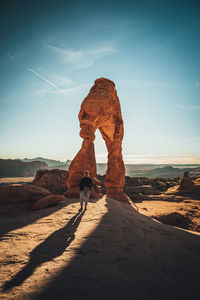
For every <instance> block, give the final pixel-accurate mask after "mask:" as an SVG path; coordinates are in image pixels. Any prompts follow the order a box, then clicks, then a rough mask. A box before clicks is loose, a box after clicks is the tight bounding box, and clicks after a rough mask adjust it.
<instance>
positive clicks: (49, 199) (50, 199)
mask: <svg viewBox="0 0 200 300" xmlns="http://www.w3.org/2000/svg"><path fill="white" fill-rule="evenodd" d="M65 200H66V198H65V197H64V196H62V195H49V196H46V197H43V198H41V199H39V200H37V201H36V202H34V203H33V204H32V209H40V208H45V207H48V206H51V205H53V204H56V203H58V202H60V201H65Z"/></svg>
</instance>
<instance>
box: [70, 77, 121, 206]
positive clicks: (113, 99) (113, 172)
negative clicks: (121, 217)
mask: <svg viewBox="0 0 200 300" xmlns="http://www.w3.org/2000/svg"><path fill="white" fill-rule="evenodd" d="M79 121H80V128H81V130H80V136H81V137H82V138H83V143H82V147H81V150H80V151H79V152H78V154H77V155H76V157H75V158H74V160H73V161H72V163H71V165H70V167H69V177H68V180H67V187H68V192H67V195H68V196H70V197H77V196H79V182H80V178H81V176H82V172H83V171H85V170H89V172H90V177H97V173H96V172H97V171H96V159H95V153H94V140H95V131H96V130H97V129H99V131H100V133H101V135H102V137H103V139H104V141H105V143H106V147H107V150H108V169H107V172H106V177H105V181H104V185H105V187H106V192H107V195H108V197H111V198H114V199H118V200H121V201H126V200H127V196H126V194H124V192H123V186H124V180H125V167H124V162H123V158H122V147H121V144H122V139H123V133H124V131H123V120H122V115H121V108H120V103H119V98H118V97H117V92H116V89H115V84H114V82H112V81H111V80H109V79H106V78H99V79H97V80H95V83H94V85H93V87H92V88H91V90H90V92H89V94H88V95H87V97H86V98H85V99H84V100H83V102H82V104H81V109H80V112H79ZM91 196H92V197H99V196H100V194H99V192H98V191H97V189H95V187H94V188H93V190H92V195H91Z"/></svg>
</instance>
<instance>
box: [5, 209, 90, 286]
mask: <svg viewBox="0 0 200 300" xmlns="http://www.w3.org/2000/svg"><path fill="white" fill-rule="evenodd" d="M84 213H85V211H82V212H78V213H77V214H76V215H75V216H73V217H72V218H71V219H70V220H69V222H68V223H67V225H65V226H64V227H63V228H61V229H58V230H56V231H55V232H53V233H52V234H51V235H50V236H48V238H46V239H45V240H44V241H43V242H42V243H41V244H39V245H38V246H37V247H36V248H35V249H33V251H32V252H31V254H30V259H29V261H28V263H27V264H26V266H25V267H24V268H23V269H22V270H20V271H19V272H18V273H17V274H16V275H15V276H14V278H12V279H11V280H10V281H7V282H6V283H5V284H4V287H3V288H4V290H5V291H6V290H9V289H11V288H13V287H14V286H19V285H21V284H22V283H23V282H24V281H25V280H26V279H27V278H28V277H29V276H31V275H32V274H33V272H34V271H35V269H36V268H37V267H39V266H40V265H42V264H43V263H45V262H47V261H50V260H52V259H53V258H56V257H58V256H60V255H62V254H63V252H64V251H65V250H66V248H67V247H68V246H69V245H70V244H71V242H72V241H73V240H74V238H75V232H76V230H77V227H78V226H79V224H80V222H81V219H82V217H83V215H84Z"/></svg>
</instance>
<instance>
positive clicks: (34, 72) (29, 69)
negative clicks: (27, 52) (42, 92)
mask: <svg viewBox="0 0 200 300" xmlns="http://www.w3.org/2000/svg"><path fill="white" fill-rule="evenodd" d="M26 69H27V70H28V71H30V72H32V73H33V74H35V75H36V76H37V77H39V78H41V79H43V80H44V81H46V82H47V83H49V84H50V85H51V86H53V87H55V88H56V89H57V90H58V91H59V92H61V93H62V94H64V95H65V96H67V95H66V94H65V92H64V91H63V90H61V89H60V88H59V87H58V86H56V85H55V84H54V83H53V82H51V81H49V80H48V79H47V78H45V77H44V76H42V75H40V74H39V73H38V72H36V71H34V70H33V69H31V68H27V67H26Z"/></svg>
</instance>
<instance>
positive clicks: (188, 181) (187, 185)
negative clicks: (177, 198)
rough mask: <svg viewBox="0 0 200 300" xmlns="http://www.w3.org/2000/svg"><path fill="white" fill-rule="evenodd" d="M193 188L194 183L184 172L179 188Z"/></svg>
mask: <svg viewBox="0 0 200 300" xmlns="http://www.w3.org/2000/svg"><path fill="white" fill-rule="evenodd" d="M193 186H194V183H193V181H192V179H191V178H190V177H189V174H188V172H185V173H184V174H183V178H182V180H181V183H180V188H183V189H184V188H192V187H193Z"/></svg>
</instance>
